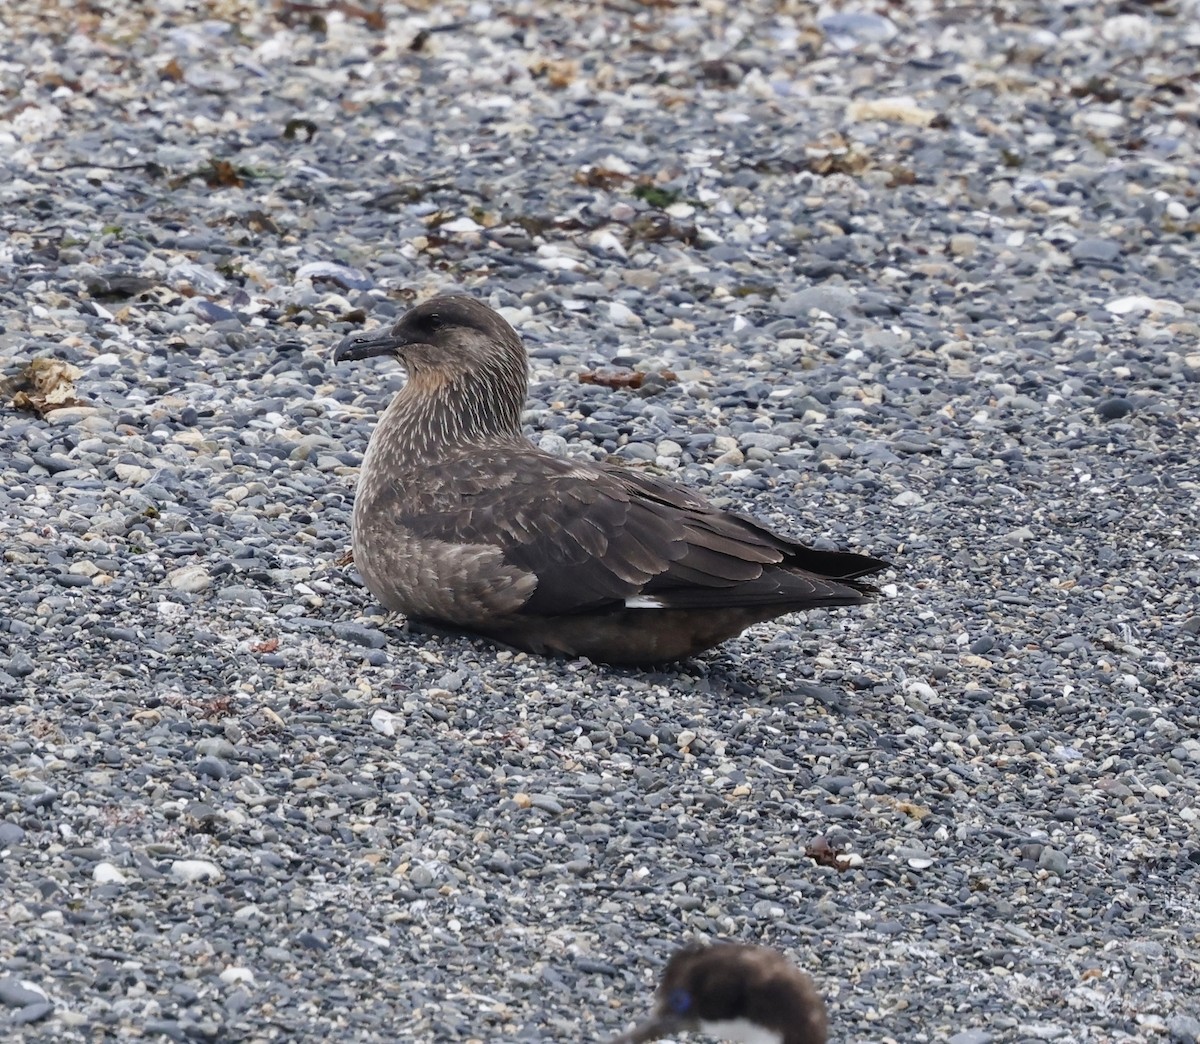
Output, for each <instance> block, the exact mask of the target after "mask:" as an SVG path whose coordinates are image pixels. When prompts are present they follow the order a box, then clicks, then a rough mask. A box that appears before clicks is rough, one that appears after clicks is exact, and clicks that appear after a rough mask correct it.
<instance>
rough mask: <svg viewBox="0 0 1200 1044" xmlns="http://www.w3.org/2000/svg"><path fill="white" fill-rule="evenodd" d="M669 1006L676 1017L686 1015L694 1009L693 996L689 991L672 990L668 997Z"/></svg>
mask: <svg viewBox="0 0 1200 1044" xmlns="http://www.w3.org/2000/svg"><path fill="white" fill-rule="evenodd" d="M667 1006H668V1007H669V1008H670V1009H671V1010H672V1011H673V1012H675V1014H676V1015H686V1014H687V1013H688V1011H689V1010H690V1009H691V1007H692V995H691V994H690V993H688V991H687V990H672V991H671V993H670V996H668V997H667Z"/></svg>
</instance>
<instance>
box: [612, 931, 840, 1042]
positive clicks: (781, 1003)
mask: <svg viewBox="0 0 1200 1044" xmlns="http://www.w3.org/2000/svg"><path fill="white" fill-rule="evenodd" d="M689 1030H697V1031H700V1032H702V1033H704V1034H706V1035H707V1036H710V1037H715V1038H717V1039H718V1040H737V1041H756V1042H765V1041H772V1042H774V1044H825V1033H826V1019H825V1002H824V1001H823V1000H822V999H821V996H820V994H818V993H817V991H816V988H815V987H814V986H813V983H812V980H811V979H810V978H809V977H808V976H807V975H805V974H804V972H802V971H800V969H799V968H797V967H795V965H793V964H792V963H791V962H790V961H788V959H787V958H786V957H784V956H783V954H781V953H779V952H778V951H777V950H772V949H768V948H767V947H765V946H744V945H741V944H739V943H719V944H717V945H716V946H701V945H693V946H686V947H684V948H683V949H682V950H678V951H676V953H674V954H673V955H672V957H671V959H670V960H669V961H668V962H667V967H666V969H665V970H664V971H663V976H662V981H661V982H660V983H659V986H658V991H657V992H656V994H655V1003H654V1012H653V1013H652V1014H651V1016H650V1017H649V1018H648V1019H647V1020H646V1021H645V1022H642V1023H639V1024H638V1025H637V1026H635V1027H634V1028H633V1029H631V1030H630V1031H629V1032H628V1033H624V1034H622V1035H621V1036H619V1037H617V1038H615V1039H614V1040H612V1041H611V1042H610V1044H646V1042H648V1041H652V1040H658V1039H659V1038H660V1037H666V1036H672V1035H674V1034H676V1033H684V1032H687V1031H689Z"/></svg>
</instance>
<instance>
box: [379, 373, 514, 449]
mask: <svg viewBox="0 0 1200 1044" xmlns="http://www.w3.org/2000/svg"><path fill="white" fill-rule="evenodd" d="M515 376H516V375H514V374H512V373H507V372H504V371H499V372H497V371H493V370H475V371H470V372H466V373H462V372H460V373H455V374H453V375H449V376H447V375H445V374H443V373H440V372H438V373H433V372H425V373H419V372H418V373H415V374H411V375H410V376H409V379H408V383H407V384H405V386H404V387H403V388H402V389H401V391H400V393H399V394H398V395H397V396H396V398H395V399H394V400H393V401H392V404H391V405H390V406H389V407H388V408H387V411H386V412H385V413H384V415H383V418H382V419H381V421H380V425H379V429H380V431H381V432H386V435H385V441H386V442H387V443H388V444H390V446H391V447H392V452H394V453H397V454H398V455H400V456H402V457H406V458H409V459H412V460H414V461H423V462H433V461H437V460H439V459H441V458H444V457H445V456H447V455H448V454H450V453H452V452H453V451H454V450H456V449H460V448H462V447H464V446H475V445H496V444H497V443H507V442H513V441H523V436H522V435H521V410H522V409H523V408H524V405H525V394H526V390H527V385H526V381H525V377H524V374H521V375H520V379H519V380H514V377H515Z"/></svg>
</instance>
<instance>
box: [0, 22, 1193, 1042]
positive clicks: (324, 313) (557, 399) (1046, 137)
mask: <svg viewBox="0 0 1200 1044" xmlns="http://www.w3.org/2000/svg"><path fill="white" fill-rule="evenodd" d="M1198 56H1200V0H1162V2H1148V3H1116V2H1110V0H1099V2H1095V3H1089V4H1078V3H1073V2H1066V3H1062V2H1052V0H1001V2H999V3H994V4H987V5H977V4H971V3H965V4H961V5H957V6H955V5H952V4H946V3H941V2H934V0H913V2H910V3H904V4H898V3H885V2H878V3H863V4H857V5H856V4H851V3H845V4H833V3H824V2H820V3H798V2H767V0H748V2H737V3H735V2H733V0H704V2H701V3H690V2H684V0H676V2H672V0H655V2H641V0H609V2H582V0H581V2H577V3H570V2H562V0H551V2H546V3H534V2H532V0H513V2H512V3H508V4H501V3H494V4H493V3H486V2H476V3H460V2H449V3H442V4H428V3H424V2H419V0H414V2H412V3H408V4H401V3H393V2H387V3H383V4H381V5H380V4H374V3H371V4H368V3H366V2H365V0H364V2H363V3H362V4H361V5H360V4H358V3H336V2H332V0H330V2H320V3H315V2H314V3H300V2H286V0H283V2H272V3H267V2H265V0H264V2H261V3H259V2H251V0H243V2H236V0H212V2H208V3H204V4H198V3H194V2H191V0H154V2H152V3H144V4H134V3H128V4H126V3H111V4H74V3H71V4H68V3H66V2H61V0H60V2H45V3H43V2H35V0H10V2H8V3H6V4H5V5H4V6H3V9H0V1038H3V1039H4V1040H8V1041H20V1042H30V1044H32V1042H51V1041H54V1042H58V1041H62V1042H73V1041H79V1042H83V1041H96V1040H114V1041H126V1040H146V1041H173V1042H192V1041H212V1042H254V1044H258V1042H270V1041H295V1042H320V1041H336V1042H338V1044H342V1042H363V1044H376V1042H396V1041H401V1042H407V1041H415V1042H442V1041H445V1042H458V1041H462V1042H481V1044H482V1042H484V1041H488V1042H490V1041H514V1042H535V1041H564V1042H565V1041H581V1040H582V1041H604V1040H606V1039H607V1038H609V1037H611V1036H612V1035H615V1034H617V1033H619V1032H621V1031H622V1030H623V1029H625V1028H626V1027H627V1026H628V1025H629V1024H630V1023H631V1022H633V1021H634V1020H635V1019H637V1018H639V1017H641V1016H642V1015H643V1014H644V1012H645V1011H646V1010H647V1008H648V1006H649V1003H650V999H651V993H652V990H653V987H654V983H655V981H656V979H657V976H658V974H659V973H660V972H661V970H662V967H663V965H664V964H665V963H666V960H667V958H668V956H669V955H670V954H671V952H672V951H674V950H675V949H676V948H677V947H678V946H680V945H681V944H683V943H684V942H687V941H692V940H718V939H727V940H738V941H743V942H755V943H764V944H766V945H770V946H774V947H777V948H778V949H780V950H782V951H784V952H785V953H786V954H788V955H789V956H790V958H791V959H792V960H793V961H794V962H795V963H796V964H797V965H798V966H799V967H801V968H803V969H804V970H805V971H806V972H807V973H808V974H810V975H811V976H812V978H813V980H814V982H815V984H816V986H817V989H818V990H819V992H820V993H821V994H822V996H823V997H824V998H825V999H826V1003H827V1005H828V1010H829V1024H830V1039H831V1040H833V1041H840V1042H847V1044H851V1042H852V1044H891V1042H898V1044H919V1042H934V1041H936V1042H948V1044H1001V1042H1014V1044H1026V1042H1035V1041H1039V1042H1040V1041H1057V1042H1062V1044H1077V1042H1078V1044H1084V1042H1087V1044H1109V1042H1121V1041H1147V1042H1162V1044H1197V1042H1200V898H1198V897H1200V594H1198V591H1200V536H1198V535H1197V532H1198V526H1197V521H1196V520H1197V517H1200V76H1198V75H1197V71H1196V70H1197V68H1198V66H1200V57H1198ZM448 292H454V293H469V294H472V295H474V296H477V297H479V298H480V299H481V300H484V301H486V302H487V303H489V304H490V305H491V306H493V307H495V308H497V309H498V310H500V311H501V313H502V314H503V315H504V316H505V317H506V318H507V319H508V321H509V322H510V323H512V324H513V326H514V327H515V328H516V329H517V331H518V332H519V333H520V334H521V336H522V337H523V338H524V341H525V344H526V347H527V348H528V351H529V355H530V378H531V390H530V400H529V403H528V409H527V413H526V416H525V422H526V426H527V430H528V433H529V435H530V437H531V438H532V439H533V440H534V441H535V442H537V443H538V444H539V445H540V446H541V447H542V448H544V449H546V450H548V451H550V452H554V453H558V454H563V455H578V456H581V457H585V458H588V459H593V460H613V461H618V462H621V463H623V464H625V465H626V466H628V467H630V468H635V469H643V470H645V471H647V472H648V473H651V474H655V475H661V476H666V477H670V478H673V479H675V480H677V481H679V482H681V483H684V484H685V485H687V486H689V487H691V488H693V489H696V490H698V491H699V492H701V493H703V494H704V495H706V496H708V497H710V498H712V499H713V500H714V501H716V502H717V503H718V504H720V505H722V506H725V507H728V508H730V509H733V510H738V511H743V512H746V513H749V514H751V515H753V516H754V517H755V518H757V519H759V520H761V521H763V522H765V523H767V524H769V525H771V526H772V527H774V528H776V529H778V530H779V531H780V532H783V533H786V534H788V535H790V536H794V537H796V538H798V539H802V540H804V541H806V542H808V543H811V544H813V545H815V546H817V547H821V548H828V549H834V548H837V549H847V550H854V551H858V552H861V553H864V554H870V555H873V556H877V557H880V558H883V559H886V560H887V561H889V562H890V563H892V565H893V568H892V569H891V570H889V571H888V572H886V573H884V574H881V577H880V578H879V582H880V585H881V592H880V596H879V598H878V599H877V600H876V601H874V602H872V603H870V604H868V605H865V606H862V607H854V608H849V609H839V610H830V611H813V612H809V613H807V614H804V615H797V616H790V617H785V618H783V619H781V620H778V621H775V622H773V623H771V624H764V625H760V626H757V627H755V628H753V629H752V630H750V631H748V632H747V633H746V634H745V635H743V636H742V637H741V638H739V639H737V640H735V641H732V642H729V643H727V644H725V645H724V646H722V647H721V648H720V649H718V650H716V651H714V652H711V653H708V654H706V655H704V656H701V657H697V658H695V659H692V660H688V661H685V662H683V663H681V664H679V665H673V666H671V667H669V668H664V669H656V670H653V671H635V670H615V669H611V668H605V667H600V666H596V665H593V664H591V663H589V662H587V661H583V660H580V661H560V660H546V659H541V658H537V657H533V656H529V655H525V654H514V653H513V652H511V651H506V650H497V649H495V648H494V647H492V646H489V645H488V644H486V643H484V642H481V641H471V640H468V639H460V638H452V637H446V636H437V635H430V634H417V633H411V632H409V631H408V630H407V629H406V628H405V626H404V621H403V620H402V619H397V618H394V617H391V616H389V615H388V614H387V613H386V612H385V611H384V610H383V608H382V607H381V606H380V605H379V604H378V603H377V602H376V601H375V600H374V599H373V598H372V597H371V595H370V594H369V592H367V591H366V590H365V589H364V588H363V587H362V585H361V581H360V580H359V579H358V576H357V574H356V573H355V571H354V569H353V566H352V565H351V564H347V561H346V552H347V551H348V549H349V546H350V512H351V508H352V504H353V496H354V485H355V481H356V477H357V472H358V465H359V464H360V462H361V460H362V456H363V452H364V450H365V448H366V444H367V440H368V438H369V437H370V434H371V431H372V429H373V427H374V425H375V422H376V420H377V418H378V415H379V413H380V411H381V410H382V409H383V408H384V407H385V406H386V404H387V403H388V402H389V401H390V399H391V397H392V396H393V395H394V394H395V392H396V391H397V390H398V389H399V388H400V387H402V386H403V382H404V374H403V372H402V370H400V368H399V367H398V366H396V365H395V364H394V363H392V362H390V361H387V360H375V361H372V362H369V363H361V364H358V365H350V366H341V367H336V368H335V367H334V366H332V365H331V362H330V359H329V355H330V351H331V348H332V346H333V345H335V344H336V343H337V342H338V341H339V340H340V339H341V338H342V337H344V336H345V335H347V334H349V333H351V332H353V331H355V330H359V329H370V328H373V327H375V326H378V325H381V324H389V323H391V322H394V321H395V319H396V318H397V317H398V316H400V315H401V314H403V312H404V311H405V309H406V308H407V307H408V306H409V305H410V304H412V303H414V302H417V301H420V300H423V299H425V298H427V297H429V296H432V295H434V294H437V293H448Z"/></svg>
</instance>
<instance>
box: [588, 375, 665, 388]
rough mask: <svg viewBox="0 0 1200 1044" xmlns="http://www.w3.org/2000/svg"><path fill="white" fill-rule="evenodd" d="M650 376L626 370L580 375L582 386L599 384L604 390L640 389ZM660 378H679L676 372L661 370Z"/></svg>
mask: <svg viewBox="0 0 1200 1044" xmlns="http://www.w3.org/2000/svg"><path fill="white" fill-rule="evenodd" d="M648 376H650V374H648V373H647V372H646V371H645V370H624V371H614V372H609V373H604V372H602V371H600V370H584V371H583V372H582V373H580V374H579V383H580V384H597V385H600V386H601V387H603V388H633V389H635V390H636V389H638V388H640V387H641V386H642V385H643V384H644V383H645V381H646V378H647V377H648ZM658 376H659V377H661V378H662V379H663V380H664V381H675V380H678V377H676V375H675V371H674V370H659V371H658Z"/></svg>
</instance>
